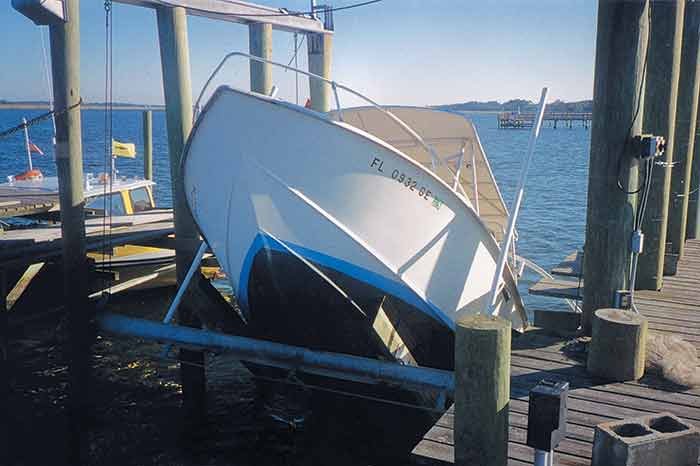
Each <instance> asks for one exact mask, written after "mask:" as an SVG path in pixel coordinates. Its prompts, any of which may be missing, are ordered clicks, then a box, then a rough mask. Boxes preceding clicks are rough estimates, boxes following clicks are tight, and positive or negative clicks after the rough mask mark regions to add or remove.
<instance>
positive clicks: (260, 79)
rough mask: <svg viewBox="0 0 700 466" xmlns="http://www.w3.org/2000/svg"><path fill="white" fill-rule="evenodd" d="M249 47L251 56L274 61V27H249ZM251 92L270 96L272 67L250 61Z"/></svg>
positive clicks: (259, 25)
mask: <svg viewBox="0 0 700 466" xmlns="http://www.w3.org/2000/svg"><path fill="white" fill-rule="evenodd" d="M248 44H249V45H248V47H249V49H250V54H251V55H255V56H256V57H260V58H264V59H265V60H271V59H272V25H271V24H267V23H251V24H249V25H248ZM250 90H251V91H253V92H257V93H259V94H265V95H269V94H270V91H271V90H272V65H270V64H269V63H263V62H259V61H255V60H251V61H250Z"/></svg>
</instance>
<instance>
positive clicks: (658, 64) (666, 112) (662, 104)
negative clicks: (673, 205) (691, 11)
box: [637, 1, 685, 290]
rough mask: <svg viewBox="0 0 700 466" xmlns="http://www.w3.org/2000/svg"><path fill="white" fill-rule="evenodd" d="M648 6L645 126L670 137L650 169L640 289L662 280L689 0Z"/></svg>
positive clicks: (650, 131)
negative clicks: (684, 26)
mask: <svg viewBox="0 0 700 466" xmlns="http://www.w3.org/2000/svg"><path fill="white" fill-rule="evenodd" d="M650 8H651V25H650V28H649V61H648V63H647V69H646V83H645V88H646V89H645V94H644V120H643V121H644V122H643V125H642V126H643V130H644V133H647V134H655V135H659V136H664V137H665V138H666V152H665V153H664V156H663V158H662V159H661V160H658V162H661V164H657V165H655V167H654V170H653V172H652V179H651V188H650V191H649V199H648V201H647V209H646V214H645V216H644V219H643V222H642V231H643V232H644V237H645V238H644V252H643V253H642V254H641V255H640V256H639V265H638V269H637V289H641V290H659V289H661V285H662V283H663V272H664V257H665V254H666V229H667V226H668V203H669V195H670V191H671V173H672V170H671V161H672V160H673V144H674V139H675V138H674V133H675V129H676V101H677V99H678V75H679V72H680V62H681V44H682V38H683V13H684V11H685V2H683V1H681V2H651V3H650Z"/></svg>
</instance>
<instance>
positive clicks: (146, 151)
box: [142, 110, 153, 180]
mask: <svg viewBox="0 0 700 466" xmlns="http://www.w3.org/2000/svg"><path fill="white" fill-rule="evenodd" d="M142 122H143V177H144V178H145V179H147V180H153V112H152V111H150V110H144V111H143V117H142Z"/></svg>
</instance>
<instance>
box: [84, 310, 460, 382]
mask: <svg viewBox="0 0 700 466" xmlns="http://www.w3.org/2000/svg"><path fill="white" fill-rule="evenodd" d="M97 325H98V326H99V328H101V329H102V330H105V331H107V332H111V333H116V334H120V335H128V336H133V337H138V338H145V339H149V340H157V341H163V342H168V343H173V344H178V345H183V346H186V347H194V348H196V349H199V350H202V349H209V350H216V351H221V350H226V351H230V352H232V353H233V354H235V355H236V357H238V358H239V359H241V360H243V361H247V362H251V363H256V364H261V365H267V366H273V367H278V368H282V369H289V370H300V371H304V372H308V373H313V374H316V375H321V376H327V377H334V378H340V379H344V380H352V381H356V382H363V383H372V384H375V383H389V384H396V385H401V386H403V387H406V388H411V389H415V390H425V389H431V390H440V391H447V392H449V393H453V392H454V377H453V373H452V372H450V371H444V370H440V369H432V368H425V367H415V366H406V365H402V364H399V363H392V362H384V361H379V360H375V359H369V358H363V357H359V356H351V355H346V354H339V353H329V352H324V351H312V350H310V349H306V348H301V347H297V346H290V345H284V344H281V343H274V342H271V341H266V340H257V339H254V338H246V337H239V336H234V335H227V334H223V333H218V332H213V331H209V330H200V329H195V328H191V327H183V326H180V325H166V324H163V323H160V322H154V321H151V320H146V319H139V318H136V317H128V316H124V315H120V314H114V313H108V312H107V313H101V314H99V315H98V316H97Z"/></svg>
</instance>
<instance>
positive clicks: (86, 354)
mask: <svg viewBox="0 0 700 466" xmlns="http://www.w3.org/2000/svg"><path fill="white" fill-rule="evenodd" d="M64 8H65V9H66V16H67V21H65V22H61V23H57V24H52V25H51V26H49V33H50V38H51V71H52V75H53V94H54V108H55V109H56V110H57V113H56V147H55V153H56V168H57V172H58V190H59V202H60V204H61V236H62V240H63V256H62V260H63V280H64V282H63V286H64V298H65V303H66V309H67V310H68V326H67V328H68V338H67V340H66V346H67V348H66V349H67V351H66V354H67V355H68V361H69V369H68V370H69V400H68V417H69V429H68V434H69V443H68V451H69V458H68V463H69V464H82V463H83V462H84V460H85V459H86V458H85V452H86V448H85V447H86V442H85V441H84V437H85V435H86V434H87V428H86V426H85V419H86V410H87V409H88V407H89V402H88V396H89V394H90V392H91V391H90V389H89V387H88V384H89V379H90V358H91V356H90V351H91V350H90V345H91V342H92V332H91V327H90V319H91V312H90V307H89V303H88V293H87V291H88V262H87V258H86V255H85V252H86V246H85V223H84V212H83V207H84V204H85V200H84V198H83V148H82V142H81V138H82V134H81V125H80V107H79V106H76V105H77V104H78V103H79V102H80V2H79V0H66V1H65V2H64ZM74 106H75V107H74ZM71 107H73V108H71ZM69 108H71V109H70V110H68V109H69Z"/></svg>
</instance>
